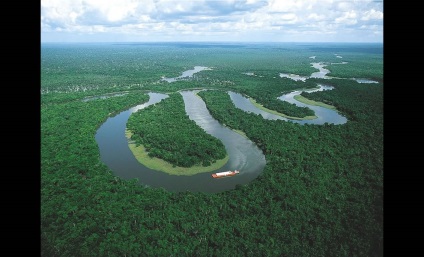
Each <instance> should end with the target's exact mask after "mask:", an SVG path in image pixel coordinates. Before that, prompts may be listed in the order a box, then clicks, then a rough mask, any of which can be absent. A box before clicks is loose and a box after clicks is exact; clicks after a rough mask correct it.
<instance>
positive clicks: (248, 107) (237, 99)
mask: <svg viewBox="0 0 424 257" xmlns="http://www.w3.org/2000/svg"><path fill="white" fill-rule="evenodd" d="M332 89H333V87H330V86H324V85H319V87H318V88H317V89H312V90H305V91H306V92H309V93H311V92H317V91H323V90H332ZM302 92H303V91H294V92H291V93H288V94H285V95H282V96H280V97H278V99H280V100H282V101H287V102H289V103H293V104H295V105H297V106H300V107H308V108H310V109H312V110H313V111H314V112H315V115H316V116H317V117H318V118H316V119H313V120H292V119H288V118H285V117H282V116H279V115H276V114H272V113H269V112H266V111H263V110H261V109H259V108H257V107H256V106H255V105H253V104H252V103H251V102H250V101H249V99H248V98H246V97H244V96H242V95H241V94H239V93H235V92H231V91H230V92H228V94H229V95H230V97H231V100H232V101H233V103H234V105H235V106H236V107H237V108H239V109H241V110H243V111H245V112H251V113H255V114H260V115H262V117H263V118H264V119H268V120H285V121H291V122H294V123H299V124H317V125H322V124H324V123H326V122H327V123H332V124H336V125H338V124H344V123H346V122H347V119H346V117H344V116H342V115H340V114H339V113H338V112H337V111H336V110H331V109H327V108H324V107H321V106H313V105H309V104H304V103H301V102H299V101H297V100H295V99H294V96H296V95H300V94H301V93H302Z"/></svg>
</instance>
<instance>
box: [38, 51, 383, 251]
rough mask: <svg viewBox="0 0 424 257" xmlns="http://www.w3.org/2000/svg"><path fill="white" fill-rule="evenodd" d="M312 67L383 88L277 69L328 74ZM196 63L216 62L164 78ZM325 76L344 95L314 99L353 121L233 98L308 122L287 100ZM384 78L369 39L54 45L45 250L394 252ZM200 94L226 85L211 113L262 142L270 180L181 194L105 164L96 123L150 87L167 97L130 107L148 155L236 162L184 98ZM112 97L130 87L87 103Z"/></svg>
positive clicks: (44, 82)
mask: <svg viewBox="0 0 424 257" xmlns="http://www.w3.org/2000/svg"><path fill="white" fill-rule="evenodd" d="M331 47H334V49H332V48H331ZM374 48H375V46H374V45H373V47H372V49H374ZM380 48H381V50H382V46H380ZM335 52H337V53H338V54H339V55H342V56H343V61H346V62H347V64H345V65H331V64H330V63H331V62H335V61H340V60H335V57H334V53H335ZM310 56H316V60H311V59H310V58H309V57H310ZM312 61H322V62H326V63H329V65H328V66H327V67H326V68H327V69H329V70H330V72H331V73H330V75H331V76H335V77H340V78H354V77H356V78H368V79H373V80H376V81H378V82H379V83H378V84H377V83H376V84H367V83H358V82H356V81H354V80H348V79H325V80H324V79H308V80H307V81H306V82H302V81H293V80H290V79H286V78H280V77H279V73H293V74H298V75H302V76H309V75H310V74H311V73H312V72H315V71H316V70H315V69H314V68H312V67H311V64H310V63H311V62H312ZM196 65H201V66H207V67H212V68H213V69H212V70H207V71H202V72H199V73H196V74H195V75H194V76H193V77H192V78H190V79H187V80H182V81H178V82H174V83H168V82H165V81H160V79H161V78H162V77H168V78H169V77H177V76H179V75H181V73H182V72H183V71H185V70H188V69H192V68H193V67H194V66H196ZM246 72H254V74H255V75H257V76H248V75H246V74H245V73H246ZM317 83H322V84H326V85H331V86H333V87H334V90H330V91H322V92H314V93H302V96H304V97H306V98H308V99H310V100H314V101H319V102H324V103H327V104H330V105H332V106H335V107H336V108H337V110H339V111H340V113H341V114H343V115H344V116H346V117H347V119H348V122H347V123H346V124H343V125H332V124H328V123H327V124H324V125H300V124H296V123H292V122H287V121H282V120H266V119H263V118H262V117H261V116H259V115H255V114H252V113H247V112H244V111H242V110H240V109H238V108H236V107H235V106H234V104H233V103H232V101H231V99H230V97H229V95H228V94H227V91H234V92H238V93H242V94H245V95H248V96H250V97H252V98H253V99H255V100H256V101H257V102H258V103H260V104H262V105H263V106H265V107H267V108H268V109H271V110H276V111H278V112H281V113H285V114H287V115H293V116H297V117H304V116H307V115H310V114H311V110H310V109H308V108H301V107H297V106H294V105H292V104H288V103H286V102H282V101H280V100H278V99H277V97H278V96H281V95H282V94H284V93H287V92H290V91H293V90H296V89H303V88H312V87H315V86H316V84H317ZM383 85H384V81H383V54H382V51H375V50H372V51H371V50H367V48H366V47H364V46H361V47H357V48H355V45H349V47H346V46H344V45H340V46H339V45H330V46H326V47H321V46H320V45H315V46H314V45H313V44H312V45H305V46H300V45H293V46H290V45H287V44H284V45H281V46H278V45H277V46H275V45H273V46H272V47H270V46H268V45H257V46H256V45H254V44H249V45H240V46H238V47H225V46H209V47H201V45H198V44H193V45H189V46H187V45H184V47H181V46H180V45H178V44H176V45H174V44H164V45H158V46H155V45H152V44H136V45H112V44H110V45H109V44H102V45H95V44H90V45H84V44H76V45H72V44H70V45H60V44H43V45H42V46H41V128H40V133H41V178H40V179H41V180H40V183H41V192H40V193H41V205H40V207H41V219H40V228H41V256H252V257H256V256H383V87H384V86H383ZM194 88H202V89H214V90H205V91H202V92H200V93H199V94H198V95H199V96H200V97H201V98H202V99H203V100H204V102H205V103H206V106H207V108H208V110H209V112H210V113H211V115H212V116H213V117H214V118H215V119H216V120H218V121H219V122H220V123H221V124H225V125H226V126H227V127H229V128H231V129H234V130H238V131H242V132H243V133H244V134H245V135H246V136H247V137H248V138H249V139H250V140H252V141H253V142H254V143H255V144H256V145H257V146H258V147H259V148H260V149H261V150H262V152H263V153H264V155H265V156H266V166H265V169H264V171H263V172H262V173H261V175H259V177H257V178H256V179H255V180H253V181H252V182H250V183H247V184H243V185H238V186H236V187H235V188H234V189H232V190H228V191H224V192H220V193H215V194H212V193H203V192H189V191H187V192H178V193H175V192H169V191H166V190H164V189H163V188H156V187H150V186H149V185H145V184H143V181H137V180H134V179H130V180H126V179H122V178H120V177H117V176H115V175H114V174H113V172H112V170H111V169H110V168H109V167H108V166H107V165H105V164H104V163H103V162H102V161H101V158H100V153H99V147H98V145H97V143H96V140H95V135H96V131H97V130H98V128H99V127H100V126H101V125H102V124H103V123H104V122H105V121H106V120H107V119H108V118H109V117H113V116H114V115H116V114H118V113H120V112H121V111H125V110H128V109H129V108H131V107H133V106H136V105H138V104H141V103H145V102H147V101H148V99H149V96H148V94H147V93H148V92H161V93H167V94H168V95H169V98H168V99H165V100H163V101H162V102H161V103H160V104H157V105H154V106H150V107H148V108H146V109H145V110H140V111H139V112H137V113H134V114H133V115H131V117H130V119H129V122H128V124H127V127H128V128H129V129H132V130H134V131H137V133H136V134H138V136H134V138H133V140H135V141H136V142H137V144H142V145H145V146H146V147H147V148H148V150H149V151H150V155H152V156H157V157H160V158H163V159H165V160H167V161H169V162H172V163H174V164H175V165H180V166H191V165H194V164H200V163H201V165H208V164H209V163H211V162H213V160H215V159H221V158H223V157H225V154H226V153H225V151H224V150H225V149H223V147H222V143H221V142H220V141H219V140H217V139H216V138H214V137H212V136H210V135H208V134H207V133H205V132H204V131H202V129H201V128H200V127H198V126H197V125H196V124H195V123H194V122H190V121H189V120H188V118H187V117H186V115H185V112H184V105H183V101H182V99H181V96H180V94H178V93H176V92H178V91H179V90H183V89H184V90H189V89H194ZM109 93H125V95H121V96H116V97H107V98H106V97H105V98H96V99H93V100H90V101H83V100H84V99H85V98H86V97H94V96H101V95H106V94H109ZM161 108H164V109H174V110H175V112H173V115H172V116H169V115H167V114H166V112H161V111H160V109H161ZM168 114H169V113H168ZM141 120H142V121H145V120H148V121H149V124H151V125H152V126H157V130H154V129H152V128H150V129H149V128H147V127H146V129H147V130H149V131H156V132H157V133H155V134H152V135H150V136H151V137H154V139H153V140H151V139H149V138H148V137H147V136H145V135H146V134H145V132H146V131H143V130H142V129H144V128H142V126H139V125H137V124H140V121H141ZM183 124H184V126H186V127H184V129H182V130H181V131H190V133H193V135H192V134H187V135H184V134H181V135H177V134H175V133H174V131H175V130H173V127H175V126H181V125H183ZM139 129H140V130H139ZM199 135H200V136H199ZM189 137H197V138H201V141H203V140H204V142H205V144H201V143H199V144H193V145H192V146H193V147H194V146H195V147H199V148H192V149H191V148H189V147H187V148H186V149H184V150H183V151H178V154H182V153H184V155H177V152H176V151H173V150H172V149H173V148H172V147H181V146H187V144H189V143H188V141H189V139H188V138H189ZM153 142H155V143H157V145H154V144H153ZM197 142H200V141H197ZM167 147H170V148H169V149H166V148H167ZM204 149H210V150H209V151H203V150H204ZM186 154H187V155H186ZM168 157H169V158H168Z"/></svg>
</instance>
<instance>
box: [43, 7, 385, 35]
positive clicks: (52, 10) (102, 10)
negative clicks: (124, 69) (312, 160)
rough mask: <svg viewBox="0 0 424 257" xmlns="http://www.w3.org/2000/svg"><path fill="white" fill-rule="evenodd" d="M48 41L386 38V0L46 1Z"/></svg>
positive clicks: (44, 11) (45, 14)
mask: <svg viewBox="0 0 424 257" xmlns="http://www.w3.org/2000/svg"><path fill="white" fill-rule="evenodd" d="M40 21H41V41H42V42H158V41H172V42H174V41H208V42H211V41H221V42H222V41H225V42H231V41H234V42H243V41H246V42H383V1H382V0H374V1H371V0H190V1H184V0H180V1H174V0H41V20H40Z"/></svg>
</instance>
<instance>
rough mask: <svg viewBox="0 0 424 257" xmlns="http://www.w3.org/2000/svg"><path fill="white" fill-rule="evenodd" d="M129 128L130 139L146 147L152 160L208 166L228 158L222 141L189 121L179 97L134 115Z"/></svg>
mask: <svg viewBox="0 0 424 257" xmlns="http://www.w3.org/2000/svg"><path fill="white" fill-rule="evenodd" d="M127 128H128V129H129V130H130V131H131V132H132V136H131V139H132V140H134V141H135V143H136V145H143V146H144V149H145V150H146V151H147V152H148V155H149V156H150V157H157V158H160V159H163V160H165V161H167V162H170V163H171V164H173V165H175V166H180V167H192V166H194V165H202V166H209V165H211V164H212V163H214V162H215V161H217V160H219V159H224V158H225V157H226V152H225V147H224V145H223V144H222V142H221V141H219V139H217V138H215V137H213V136H211V135H209V134H207V133H206V132H205V131H204V130H203V129H201V128H200V127H199V126H197V124H196V123H195V122H194V121H192V120H190V119H189V117H188V115H187V114H186V113H185V110H184V101H183V99H182V96H181V95H180V94H171V95H170V97H169V98H167V99H165V100H163V101H162V102H161V103H158V104H156V105H151V106H149V107H147V108H146V109H144V110H143V111H139V112H136V113H133V114H132V115H131V117H130V118H129V120H128V123H127ZM224 164H225V163H224Z"/></svg>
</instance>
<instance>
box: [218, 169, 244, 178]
mask: <svg viewBox="0 0 424 257" xmlns="http://www.w3.org/2000/svg"><path fill="white" fill-rule="evenodd" d="M239 173H240V171H238V170H234V171H231V170H229V171H224V172H218V173H214V174H212V177H213V178H223V177H231V176H235V175H237V174H239Z"/></svg>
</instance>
